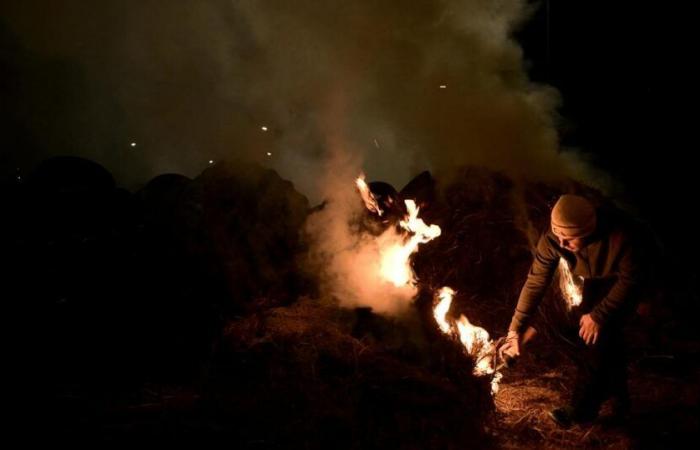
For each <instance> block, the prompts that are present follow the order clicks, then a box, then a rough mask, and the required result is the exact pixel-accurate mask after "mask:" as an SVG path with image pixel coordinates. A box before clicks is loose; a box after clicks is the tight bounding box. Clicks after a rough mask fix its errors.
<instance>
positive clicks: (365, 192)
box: [355, 174, 384, 217]
mask: <svg viewBox="0 0 700 450" xmlns="http://www.w3.org/2000/svg"><path fill="white" fill-rule="evenodd" d="M355 184H356V185H357V189H358V190H359V191H360V196H362V201H364V202H365V207H366V208H367V209H369V210H370V211H372V212H373V213H375V214H377V215H378V216H379V217H381V216H382V214H384V211H382V209H381V208H380V207H379V204H378V203H377V199H376V198H374V194H372V191H370V190H369V186H367V183H365V175H364V174H360V176H359V177H357V179H356V180H355Z"/></svg>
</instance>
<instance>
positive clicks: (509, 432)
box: [492, 336, 700, 449]
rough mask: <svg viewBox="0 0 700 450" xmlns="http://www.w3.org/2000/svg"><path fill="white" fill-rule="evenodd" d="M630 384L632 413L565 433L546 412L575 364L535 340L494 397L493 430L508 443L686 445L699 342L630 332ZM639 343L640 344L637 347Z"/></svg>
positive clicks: (695, 423) (691, 435) (698, 422)
mask: <svg viewBox="0 0 700 450" xmlns="http://www.w3.org/2000/svg"><path fill="white" fill-rule="evenodd" d="M632 340H633V342H632V343H631V352H630V355H631V358H630V364H629V387H630V396H631V401H632V410H631V413H630V416H629V418H628V419H627V420H626V421H625V422H624V423H622V424H620V423H617V424H616V423H612V422H610V421H609V420H608V418H607V413H608V412H609V411H608V405H604V407H603V410H602V411H601V416H600V417H599V419H598V420H597V421H596V422H594V423H590V424H584V425H576V426H574V427H572V428H570V429H567V430H564V429H561V428H560V427H558V426H557V425H556V424H555V423H554V422H552V420H551V419H550V418H549V417H548V415H547V412H548V411H549V410H550V409H552V408H555V407H557V406H559V405H560V404H562V403H563V402H565V400H566V399H567V396H568V394H569V392H570V389H571V384H570V380H572V379H573V377H572V375H573V370H574V367H573V365H572V364H571V363H570V362H568V360H567V359H566V358H565V357H563V356H560V355H559V354H558V353H557V352H556V349H555V347H554V346H553V345H552V344H549V343H538V344H535V345H533V347H532V348H531V349H530V353H529V354H525V355H524V356H523V357H522V359H521V361H519V362H518V364H517V365H515V366H514V367H513V368H512V369H510V370H509V371H508V372H507V373H506V374H505V375H504V378H503V382H502V383H501V389H500V391H499V393H498V395H497V396H496V399H495V401H496V408H497V418H496V424H495V425H494V427H493V429H492V433H493V434H495V435H496V437H497V442H498V446H499V447H500V448H504V449H511V448H528V449H529V448H543V449H550V448H557V449H560V448H606V449H630V448H664V449H669V448H686V447H688V446H690V445H691V444H690V443H692V442H694V441H697V438H698V436H699V433H700V419H699V417H700V414H699V412H700V411H699V409H698V405H699V404H700V401H699V400H700V398H699V397H700V365H699V364H698V361H699V359H698V355H700V341H698V340H695V339H690V338H689V337H688V336H677V337H676V338H667V339H664V340H663V341H662V342H657V343H655V344H654V345H651V344H650V343H649V342H648V341H645V340H640V339H639V336H636V338H635V336H632ZM640 343H642V344H643V345H639V344H640Z"/></svg>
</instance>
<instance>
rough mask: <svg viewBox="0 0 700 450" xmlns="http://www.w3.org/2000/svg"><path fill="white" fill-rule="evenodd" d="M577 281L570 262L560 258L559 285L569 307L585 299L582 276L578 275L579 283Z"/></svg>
mask: <svg viewBox="0 0 700 450" xmlns="http://www.w3.org/2000/svg"><path fill="white" fill-rule="evenodd" d="M576 281H577V280H575V279H574V274H573V273H571V269H570V268H569V263H568V262H567V261H566V260H565V259H564V258H561V259H560V260H559V287H560V289H561V293H562V295H563V296H564V299H565V300H566V305H567V306H568V307H569V309H571V308H573V307H574V306H578V305H580V304H581V301H582V300H583V288H582V286H581V278H580V277H578V283H577V282H576Z"/></svg>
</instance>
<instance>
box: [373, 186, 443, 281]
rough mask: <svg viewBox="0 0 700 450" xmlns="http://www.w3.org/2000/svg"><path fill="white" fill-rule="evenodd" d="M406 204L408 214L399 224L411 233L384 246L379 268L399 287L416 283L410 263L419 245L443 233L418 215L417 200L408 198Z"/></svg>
mask: <svg viewBox="0 0 700 450" xmlns="http://www.w3.org/2000/svg"><path fill="white" fill-rule="evenodd" d="M370 195H371V194H370ZM405 204H406V209H407V210H408V215H407V216H406V218H405V219H404V220H402V221H400V222H399V225H400V226H401V228H403V229H404V230H406V231H408V232H409V233H411V234H410V237H409V238H408V239H407V240H404V239H401V240H399V241H398V242H393V243H390V244H388V245H384V246H382V249H381V262H380V269H379V270H380V273H381V276H382V278H384V279H385V280H387V281H389V282H391V283H392V284H393V285H394V286H397V287H400V286H405V285H407V284H415V282H416V280H415V275H414V273H413V269H412V268H411V264H410V257H411V255H412V254H413V253H415V252H417V251H418V245H420V244H424V243H426V242H429V241H431V240H433V239H435V238H436V237H438V236H440V233H441V231H440V227H439V226H437V225H426V223H425V222H424V221H423V219H421V218H419V217H418V212H419V210H420V208H418V207H417V206H416V202H414V201H413V200H406V201H405Z"/></svg>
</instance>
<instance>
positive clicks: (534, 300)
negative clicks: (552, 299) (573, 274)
mask: <svg viewBox="0 0 700 450" xmlns="http://www.w3.org/2000/svg"><path fill="white" fill-rule="evenodd" d="M548 234H549V233H543V234H542V236H540V239H539V241H538V242H537V249H536V251H535V259H534V261H533V262H532V265H531V266H530V272H529V273H528V275H527V280H526V281H525V284H524V285H523V288H522V290H521V291H520V297H519V298H518V304H517V306H516V307H515V313H513V319H512V320H511V322H510V327H509V330H510V331H515V332H516V333H518V334H520V333H522V332H523V331H524V330H525V329H526V328H527V325H528V323H529V321H530V319H531V318H532V315H533V314H534V312H535V310H536V309H537V307H538V306H539V304H540V302H541V301H542V297H544V293H545V291H546V289H547V288H548V287H549V284H550V283H551V282H552V277H553V275H554V271H555V270H556V267H557V264H558V263H559V254H558V253H557V251H556V250H555V247H554V242H553V239H552V238H551V237H548Z"/></svg>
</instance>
